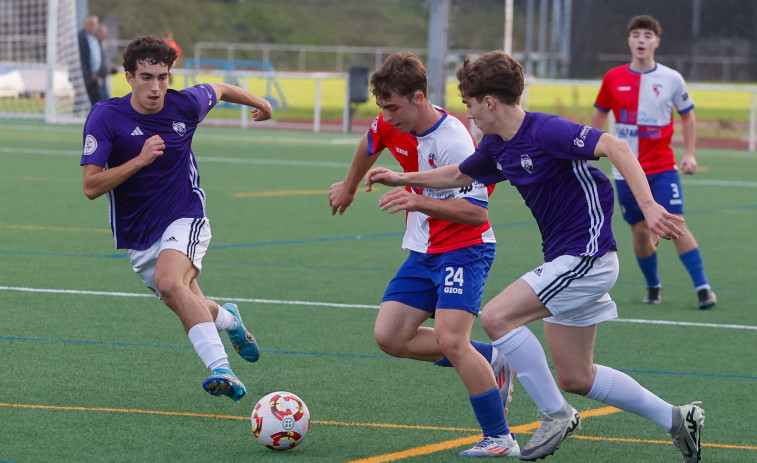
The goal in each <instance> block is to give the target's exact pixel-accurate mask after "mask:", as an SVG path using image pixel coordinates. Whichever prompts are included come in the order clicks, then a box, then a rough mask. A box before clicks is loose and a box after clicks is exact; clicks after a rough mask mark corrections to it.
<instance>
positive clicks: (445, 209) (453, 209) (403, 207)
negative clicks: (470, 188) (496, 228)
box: [379, 188, 489, 226]
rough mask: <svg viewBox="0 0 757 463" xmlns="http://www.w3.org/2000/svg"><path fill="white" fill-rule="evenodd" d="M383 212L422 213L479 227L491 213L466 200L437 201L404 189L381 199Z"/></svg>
mask: <svg viewBox="0 0 757 463" xmlns="http://www.w3.org/2000/svg"><path fill="white" fill-rule="evenodd" d="M379 207H380V208H381V210H382V211H388V212H389V213H390V214H394V213H395V212H399V211H409V212H415V211H417V212H421V213H423V214H426V215H428V216H431V217H433V218H435V219H440V220H446V221H448V222H454V223H461V224H463V225H473V226H479V225H483V224H484V223H486V220H487V219H488V218H489V212H488V211H487V209H486V208H485V207H483V206H479V205H477V204H474V203H472V202H470V201H468V200H466V199H462V198H457V199H436V198H429V197H428V196H424V195H419V194H413V193H410V192H409V191H407V190H406V189H404V188H394V189H393V190H391V191H389V192H387V193H385V194H384V195H383V196H382V197H381V199H379Z"/></svg>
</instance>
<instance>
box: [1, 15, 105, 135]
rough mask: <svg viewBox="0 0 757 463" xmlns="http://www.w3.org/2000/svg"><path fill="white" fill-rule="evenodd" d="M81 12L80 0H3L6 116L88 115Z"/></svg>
mask: <svg viewBox="0 0 757 463" xmlns="http://www.w3.org/2000/svg"><path fill="white" fill-rule="evenodd" d="M76 18H77V15H76V0H0V118H14V119H43V120H45V121H46V122H49V123H53V122H78V121H82V120H83V119H84V118H85V117H86V115H87V113H88V112H89V109H90V106H91V105H90V102H89V98H88V96H87V92H86V88H85V86H84V77H83V75H82V70H81V59H80V55H79V41H78V37H77V34H78V29H79V28H78V24H77V19H76Z"/></svg>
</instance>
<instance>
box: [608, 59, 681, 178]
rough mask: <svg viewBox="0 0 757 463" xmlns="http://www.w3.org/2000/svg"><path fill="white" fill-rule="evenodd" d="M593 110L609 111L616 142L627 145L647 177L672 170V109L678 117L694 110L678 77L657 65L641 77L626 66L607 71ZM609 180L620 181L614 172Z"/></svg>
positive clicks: (676, 74) (619, 176)
mask: <svg viewBox="0 0 757 463" xmlns="http://www.w3.org/2000/svg"><path fill="white" fill-rule="evenodd" d="M594 106H595V107H596V108H597V109H599V110H600V111H602V112H608V111H610V110H612V111H613V115H614V116H615V121H616V125H615V127H616V131H617V136H618V138H620V139H621V140H625V141H626V142H628V144H629V145H630V146H631V150H633V152H634V153H636V156H637V157H638V158H639V164H641V167H642V168H643V169H644V172H645V173H646V174H647V175H652V174H657V173H659V172H665V171H668V170H673V169H675V165H676V159H675V153H674V152H673V149H672V148H671V147H670V140H671V138H672V137H673V108H674V107H675V108H676V110H677V111H678V113H679V114H685V113H687V112H689V111H691V110H692V109H694V102H693V101H692V100H691V97H689V92H688V91H687V89H686V82H685V81H684V80H683V77H681V74H679V73H678V72H677V71H675V70H673V69H671V68H669V67H667V66H663V65H662V64H659V63H658V64H657V65H656V66H655V68H654V69H652V70H651V71H649V72H645V73H643V74H642V73H638V72H635V71H632V70H631V69H630V67H629V65H627V64H626V65H623V66H619V67H616V68H614V69H610V70H609V71H608V72H607V74H605V77H604V79H603V80H602V88H600V90H599V95H598V96H597V100H596V102H595V103H594ZM613 176H614V177H615V178H617V179H621V178H623V177H621V175H620V173H619V172H618V171H617V169H615V168H613Z"/></svg>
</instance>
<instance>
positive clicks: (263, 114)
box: [250, 107, 273, 122]
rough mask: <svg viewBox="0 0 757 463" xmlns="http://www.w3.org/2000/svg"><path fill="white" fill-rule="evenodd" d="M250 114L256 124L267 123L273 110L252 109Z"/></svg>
mask: <svg viewBox="0 0 757 463" xmlns="http://www.w3.org/2000/svg"><path fill="white" fill-rule="evenodd" d="M250 113H251V114H252V120H254V121H256V122H260V121H267V120H268V119H270V118H272V117H273V109H271V108H270V107H269V108H265V109H260V108H252V111H250Z"/></svg>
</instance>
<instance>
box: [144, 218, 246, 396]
mask: <svg viewBox="0 0 757 463" xmlns="http://www.w3.org/2000/svg"><path fill="white" fill-rule="evenodd" d="M210 238H211V231H210V223H209V221H208V220H207V219H206V218H184V219H178V220H176V221H174V222H173V223H172V224H171V225H169V226H168V228H167V229H166V231H165V232H164V233H163V237H162V238H161V240H160V245H159V246H160V252H159V254H158V258H157V261H156V263H155V273H154V288H155V289H156V290H157V293H158V294H159V295H160V297H161V298H162V299H163V301H164V302H165V303H166V305H168V306H169V307H170V308H171V309H172V310H173V311H174V312H175V313H176V314H177V315H178V317H179V319H181V321H182V324H183V325H184V329H185V330H186V331H187V336H188V337H189V340H190V341H191V342H192V345H193V346H194V348H195V351H196V352H197V354H198V355H199V357H200V359H201V360H202V361H203V363H204V364H205V366H206V367H207V368H208V369H209V370H210V371H211V375H210V376H208V377H207V378H205V380H204V381H203V388H204V389H205V390H206V391H207V392H208V393H210V394H211V395H215V396H219V395H225V396H228V397H229V398H231V399H233V400H234V401H239V400H240V399H241V398H242V397H243V396H244V395H245V394H246V393H247V391H246V389H245V387H244V385H243V384H242V382H241V381H239V379H238V378H237V377H236V375H234V373H233V372H232V371H231V367H230V366H229V360H228V356H227V355H226V349H225V347H224V345H223V342H221V338H220V337H219V335H218V330H217V329H216V326H215V321H214V317H213V314H212V308H210V307H208V303H207V299H206V298H205V297H204V296H202V292H201V291H200V290H199V286H196V281H195V279H196V277H197V276H198V275H199V274H200V272H201V271H202V259H203V257H204V256H205V253H206V251H207V249H208V246H209V245H210ZM193 282H194V283H195V285H193Z"/></svg>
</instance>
